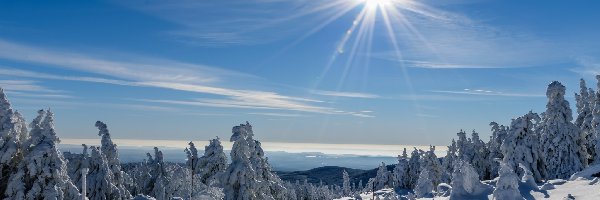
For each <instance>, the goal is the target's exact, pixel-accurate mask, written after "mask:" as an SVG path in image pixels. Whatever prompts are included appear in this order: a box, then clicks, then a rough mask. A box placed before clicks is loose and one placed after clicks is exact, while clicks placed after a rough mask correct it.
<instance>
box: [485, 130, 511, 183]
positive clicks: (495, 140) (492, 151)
mask: <svg viewBox="0 0 600 200" xmlns="http://www.w3.org/2000/svg"><path fill="white" fill-rule="evenodd" d="M490 126H491V127H492V136H490V141H489V142H488V144H487V147H488V151H489V154H488V155H487V163H488V167H489V173H490V174H489V175H490V177H489V178H490V179H492V178H495V177H497V176H498V170H499V169H500V163H499V162H498V161H501V160H502V159H503V158H504V155H503V154H502V151H501V150H500V146H502V142H503V141H504V138H506V135H508V127H506V126H504V125H499V124H498V123H496V122H490Z"/></svg>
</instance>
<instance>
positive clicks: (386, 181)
mask: <svg viewBox="0 0 600 200" xmlns="http://www.w3.org/2000/svg"><path fill="white" fill-rule="evenodd" d="M393 182H394V181H393V178H392V174H391V173H390V171H388V170H387V167H386V165H385V163H383V162H382V163H381V165H379V169H377V176H375V182H374V184H375V190H380V189H383V188H387V187H391V186H393Z"/></svg>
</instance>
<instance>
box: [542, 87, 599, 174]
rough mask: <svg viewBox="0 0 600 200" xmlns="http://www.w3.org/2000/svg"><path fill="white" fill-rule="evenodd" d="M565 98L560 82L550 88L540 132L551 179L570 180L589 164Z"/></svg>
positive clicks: (563, 88) (547, 93) (547, 92)
mask: <svg viewBox="0 0 600 200" xmlns="http://www.w3.org/2000/svg"><path fill="white" fill-rule="evenodd" d="M564 95H565V86H563V85H562V84H561V83H560V82H558V81H554V82H552V83H550V85H548V90H547V91H546V96H547V97H548V104H546V112H545V113H544V114H543V116H542V122H541V124H540V129H539V131H540V134H541V135H540V137H541V147H542V155H543V156H542V157H543V158H544V160H545V162H544V164H545V166H546V172H547V173H548V174H547V175H548V177H547V178H549V179H554V178H563V179H566V178H568V177H569V176H570V175H571V174H573V173H575V172H577V171H579V170H581V169H583V168H584V167H585V166H586V165H587V158H588V156H587V151H586V148H585V146H583V141H582V138H581V135H580V130H579V128H577V127H576V126H575V125H574V124H573V123H571V120H572V119H573V116H572V112H571V108H570V107H569V102H568V101H567V100H565V97H564Z"/></svg>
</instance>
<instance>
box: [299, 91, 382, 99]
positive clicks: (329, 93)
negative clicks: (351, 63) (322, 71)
mask: <svg viewBox="0 0 600 200" xmlns="http://www.w3.org/2000/svg"><path fill="white" fill-rule="evenodd" d="M310 92H311V93H313V94H318V95H323V96H333V97H349V98H366V99H375V98H379V97H380V96H379V95H375V94H369V93H360V92H340V91H328V90H311V91H310Z"/></svg>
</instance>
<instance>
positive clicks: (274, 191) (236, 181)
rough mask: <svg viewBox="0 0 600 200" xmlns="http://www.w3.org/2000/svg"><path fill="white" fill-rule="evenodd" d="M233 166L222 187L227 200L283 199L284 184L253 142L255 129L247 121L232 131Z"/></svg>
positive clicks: (224, 178)
mask: <svg viewBox="0 0 600 200" xmlns="http://www.w3.org/2000/svg"><path fill="white" fill-rule="evenodd" d="M232 133H233V135H232V136H231V139H230V141H231V142H234V143H233V147H232V149H231V164H230V165H229V166H228V167H227V169H226V170H225V172H224V174H223V176H222V181H221V184H223V186H224V188H223V190H224V191H223V192H224V193H225V199H226V200H246V199H282V198H284V197H283V196H284V192H283V190H285V187H284V186H283V181H281V179H279V177H278V176H277V175H276V174H274V173H273V172H272V171H271V167H270V165H269V163H268V161H267V159H266V158H265V157H264V152H263V150H262V147H261V144H260V142H258V141H256V140H254V139H253V136H254V133H253V131H252V126H251V125H250V124H249V123H248V122H246V124H241V125H239V126H234V127H233V129H232Z"/></svg>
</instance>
